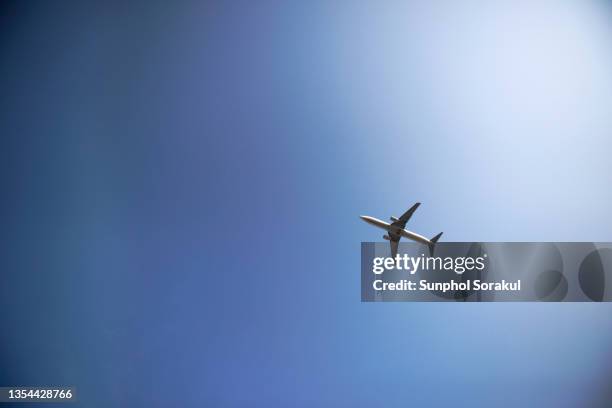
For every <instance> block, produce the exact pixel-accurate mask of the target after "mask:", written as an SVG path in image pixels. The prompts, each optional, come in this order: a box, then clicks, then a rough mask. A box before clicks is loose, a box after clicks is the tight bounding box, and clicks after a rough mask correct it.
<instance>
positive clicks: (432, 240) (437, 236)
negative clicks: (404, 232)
mask: <svg viewBox="0 0 612 408" xmlns="http://www.w3.org/2000/svg"><path fill="white" fill-rule="evenodd" d="M442 234H443V233H442V232H441V233H439V234H438V235H436V236H435V237H433V238H432V239H430V240H429V241H430V243H429V255H431V256H433V253H434V247H435V246H436V243H437V242H438V240H439V239H440V237H441V236H442Z"/></svg>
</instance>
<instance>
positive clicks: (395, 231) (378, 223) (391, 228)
mask: <svg viewBox="0 0 612 408" xmlns="http://www.w3.org/2000/svg"><path fill="white" fill-rule="evenodd" d="M360 218H361V219H362V220H364V221H365V222H367V223H368V224H371V225H374V226H375V227H378V228H381V229H384V230H385V231H387V232H389V234H392V235H399V236H402V237H404V238H408V239H411V240H413V241H415V242H420V243H421V244H425V245H429V244H431V241H430V240H429V239H427V238H425V237H424V236H422V235H419V234H417V233H415V232H412V231H408V230H406V229H403V228H400V227H397V226H395V225H392V224H389V223H388V222H384V221H382V220H379V219H378V218H374V217H370V216H369V215H362V216H361V217H360Z"/></svg>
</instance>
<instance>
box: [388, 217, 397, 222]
mask: <svg viewBox="0 0 612 408" xmlns="http://www.w3.org/2000/svg"><path fill="white" fill-rule="evenodd" d="M389 219H390V220H391V221H393V222H395V221H398V219H397V218H395V217H389Z"/></svg>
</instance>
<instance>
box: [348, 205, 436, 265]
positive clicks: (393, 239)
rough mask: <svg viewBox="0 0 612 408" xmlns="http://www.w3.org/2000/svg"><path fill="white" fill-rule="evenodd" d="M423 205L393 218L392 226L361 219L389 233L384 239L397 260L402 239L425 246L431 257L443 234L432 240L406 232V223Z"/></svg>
mask: <svg viewBox="0 0 612 408" xmlns="http://www.w3.org/2000/svg"><path fill="white" fill-rule="evenodd" d="M419 205H421V203H416V204H415V205H413V206H412V207H410V209H409V210H408V211H406V212H405V213H404V214H403V215H402V216H401V217H399V218H396V217H391V221H393V222H392V223H391V224H389V223H387V222H384V221H381V220H379V219H377V218H374V217H370V216H368V215H361V216H359V218H361V219H362V220H364V221H365V222H367V223H368V224H371V225H374V226H375V227H378V228H382V229H384V230H386V231H387V235H384V236H383V238H384V239H386V240H387V241H389V244H390V245H391V256H392V257H393V258H395V256H396V255H397V247H398V245H399V241H400V238H401V237H404V238H408V239H411V240H413V241H415V242H420V243H421V244H425V245H427V246H428V247H429V253H430V255H433V251H434V246H435V245H436V243H437V242H438V239H440V237H441V236H442V233H439V234H438V235H436V236H435V237H433V238H432V239H427V238H425V237H424V236H422V235H419V234H416V233H414V232H411V231H408V230H406V229H405V228H406V223H407V222H408V220H409V219H410V217H412V214H413V213H414V212H415V211H416V209H417V208H419Z"/></svg>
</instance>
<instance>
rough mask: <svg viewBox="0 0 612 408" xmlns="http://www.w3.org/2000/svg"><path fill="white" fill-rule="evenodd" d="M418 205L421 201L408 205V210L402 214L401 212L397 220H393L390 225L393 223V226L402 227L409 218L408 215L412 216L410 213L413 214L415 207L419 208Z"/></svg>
mask: <svg viewBox="0 0 612 408" xmlns="http://www.w3.org/2000/svg"><path fill="white" fill-rule="evenodd" d="M419 205H421V203H416V204H415V205H413V206H412V207H410V209H409V210H408V211H406V212H405V213H404V214H402V216H401V217H399V219H398V220H397V221H395V222H394V223H393V224H391V225H395V226H398V227H400V228H404V227H405V226H406V223H407V222H408V220H409V219H410V217H412V214H414V212H415V211H416V209H417V208H419Z"/></svg>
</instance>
